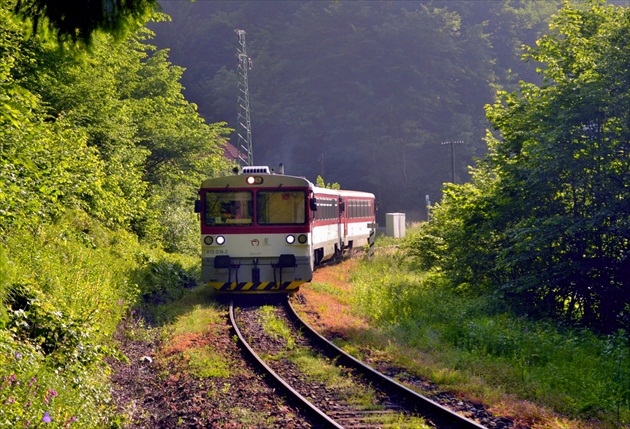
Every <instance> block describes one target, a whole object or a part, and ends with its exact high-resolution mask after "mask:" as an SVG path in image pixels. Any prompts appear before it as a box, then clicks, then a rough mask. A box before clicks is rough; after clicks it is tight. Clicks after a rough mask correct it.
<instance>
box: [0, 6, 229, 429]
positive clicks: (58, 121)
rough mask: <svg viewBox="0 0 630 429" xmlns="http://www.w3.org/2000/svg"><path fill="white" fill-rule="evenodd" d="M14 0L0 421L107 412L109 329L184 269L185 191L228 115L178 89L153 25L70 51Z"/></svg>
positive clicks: (2, 168)
mask: <svg viewBox="0 0 630 429" xmlns="http://www.w3.org/2000/svg"><path fill="white" fill-rule="evenodd" d="M13 7H14V3H13V2H12V1H5V0H0V404H2V406H1V407H0V426H1V427H26V426H37V425H39V424H41V423H42V422H43V423H50V424H51V426H52V427H67V426H70V425H72V424H74V423H76V425H77V426H79V427H103V426H109V425H113V424H116V422H117V421H118V420H119V417H118V416H117V415H116V413H115V412H114V410H113V408H112V404H111V403H110V399H109V398H110V387H109V380H108V368H107V364H106V361H105V360H104V358H105V357H107V356H113V357H117V358H121V356H118V355H117V353H116V351H115V349H114V348H113V347H112V342H111V339H112V335H113V332H114V330H115V328H116V326H117V324H118V322H119V321H120V320H121V318H122V317H124V316H125V315H126V314H128V312H129V310H130V308H132V307H136V306H138V305H139V304H140V303H141V302H143V300H144V301H146V302H148V303H155V302H161V301H164V300H168V299H169V298H172V297H174V296H179V295H181V294H182V291H184V288H185V287H189V286H191V285H194V282H195V281H194V278H195V276H194V272H195V270H196V268H197V265H198V264H197V262H198V258H197V256H196V255H197V253H198V239H197V234H196V222H197V218H196V216H195V215H194V213H193V210H192V201H193V200H194V199H195V198H196V187H197V186H198V183H199V182H200V181H201V179H202V178H205V177H207V176H208V175H216V174H220V173H221V172H222V171H223V170H224V169H226V168H227V167H228V165H227V161H225V160H224V159H223V157H222V145H223V143H224V136H225V135H227V133H228V132H229V130H227V129H226V128H224V124H222V123H216V124H207V123H205V121H204V120H203V119H202V118H201V117H200V116H199V115H198V113H197V110H196V106H195V105H194V104H191V103H189V102H188V101H186V100H185V99H184V97H183V95H182V89H183V88H182V85H181V83H180V78H181V75H182V72H183V70H182V69H181V68H179V67H175V66H173V65H172V64H171V63H170V62H169V60H168V52H167V51H163V50H162V51H161V50H157V49H156V48H155V47H153V46H151V45H149V44H148V41H147V39H148V37H150V35H151V33H150V32H149V31H147V30H140V31H138V32H136V33H128V37H127V39H126V40H123V41H120V42H116V41H115V40H114V38H113V36H111V35H106V34H103V33H94V34H92V41H91V47H90V52H89V53H88V52H82V51H79V50H76V49H73V50H72V51H68V50H66V49H61V48H60V46H59V45H58V44H57V43H56V41H55V39H53V40H50V39H48V38H32V37H28V28H29V27H28V25H27V24H24V23H23V22H21V21H19V20H17V19H16V17H15V16H14V15H13V13H12V12H11V11H12V10H13ZM156 18H158V19H159V18H160V16H156ZM165 251H170V252H179V253H180V254H179V255H177V254H173V253H170V254H169V253H166V252H165ZM186 253H187V254H189V255H195V256H183V254H186ZM191 267H194V268H191Z"/></svg>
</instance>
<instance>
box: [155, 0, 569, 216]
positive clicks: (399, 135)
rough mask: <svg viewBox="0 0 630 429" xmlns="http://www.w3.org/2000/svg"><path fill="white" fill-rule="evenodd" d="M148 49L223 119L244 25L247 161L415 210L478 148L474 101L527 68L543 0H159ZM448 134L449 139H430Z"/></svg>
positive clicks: (478, 105) (232, 95) (228, 115)
mask: <svg viewBox="0 0 630 429" xmlns="http://www.w3.org/2000/svg"><path fill="white" fill-rule="evenodd" d="M162 6H163V8H164V11H165V12H166V13H168V14H169V15H171V16H172V17H173V19H172V21H169V22H161V23H157V24H154V25H152V27H151V28H152V29H154V30H155V31H156V33H157V37H156V39H155V43H156V44H157V45H158V46H162V47H170V48H172V56H173V59H174V61H175V62H177V64H182V65H184V66H186V68H187V71H186V73H185V74H184V76H183V81H184V82H185V86H186V87H187V91H186V94H187V97H189V99H191V100H193V101H195V102H196V103H197V104H198V105H199V110H200V112H201V113H202V114H203V115H204V116H205V117H206V118H208V119H210V120H212V121H219V120H220V121H227V122H228V123H230V124H231V126H232V128H236V123H235V122H236V79H237V72H236V67H237V61H236V48H237V36H236V34H235V33H234V29H237V28H238V29H243V30H245V31H246V40H247V52H248V55H250V56H251V57H252V62H253V66H252V69H251V70H250V71H249V72H248V76H249V90H250V100H251V117H252V133H253V146H254V163H255V164H261V165H270V166H275V165H278V164H279V163H280V162H282V163H284V165H285V166H286V167H287V172H288V173H292V174H298V175H304V176H306V177H307V178H309V179H310V180H312V181H314V180H315V178H316V177H317V176H318V175H320V176H322V177H325V178H326V179H327V180H330V181H331V182H338V183H341V184H342V185H343V186H344V187H345V188H349V189H357V190H365V191H370V192H373V193H375V194H376V195H377V198H378V199H379V204H380V207H381V210H380V213H379V217H381V216H382V217H383V218H384V214H385V213H386V212H392V211H405V212H407V213H408V217H409V218H416V219H417V218H420V217H421V216H424V215H425V213H426V209H425V207H424V201H425V195H427V194H429V195H430V196H431V199H432V200H434V201H437V200H438V199H439V195H440V188H441V185H442V183H443V182H445V181H450V180H451V177H452V173H454V174H455V180H456V181H457V182H458V183H461V182H463V181H465V180H467V178H468V176H467V172H466V166H467V165H468V164H469V163H471V162H472V158H473V157H474V156H481V155H482V154H483V153H485V148H486V144H485V142H484V141H483V137H484V135H485V129H486V127H487V125H488V123H487V121H486V120H485V118H484V112H483V106H484V104H486V103H490V102H491V101H492V97H493V94H494V92H495V89H496V88H497V87H498V86H499V87H500V86H506V85H507V86H509V87H511V86H512V85H514V84H515V83H516V82H517V79H518V78H519V77H522V76H528V75H531V74H532V73H533V67H532V66H531V65H528V64H523V63H521V62H520V61H518V57H519V55H520V53H519V47H520V44H521V43H523V42H529V43H532V42H533V41H534V40H535V38H536V37H537V36H538V35H539V33H540V32H541V31H542V30H543V29H545V28H546V26H547V22H548V19H549V17H550V16H551V14H552V13H553V12H555V11H556V10H557V8H558V2H555V1H553V2H551V1H536V2H532V1H511V0H510V1H490V2H463V1H462V2H460V1H448V2H438V1H416V2H409V1H383V2H372V1H293V2H285V1H231V2H195V3H189V4H182V2H172V1H164V2H162ZM451 140H462V141H464V142H465V144H462V145H458V146H457V147H456V148H455V157H454V158H455V159H454V172H453V171H451V151H450V148H449V147H447V146H444V145H441V144H440V143H441V142H443V141H451Z"/></svg>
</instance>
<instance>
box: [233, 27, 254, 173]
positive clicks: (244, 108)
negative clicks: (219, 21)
mask: <svg viewBox="0 0 630 429" xmlns="http://www.w3.org/2000/svg"><path fill="white" fill-rule="evenodd" d="M235 31H236V34H237V36H238V48H237V54H238V75H239V79H238V88H237V89H238V99H237V103H238V125H237V128H236V134H237V135H238V145H237V149H238V159H239V162H240V163H241V165H242V166H251V165H253V164H254V152H253V147H252V123H251V119H250V115H249V83H248V81H247V72H248V70H251V69H252V59H251V58H250V57H248V56H247V47H246V45H245V30H235Z"/></svg>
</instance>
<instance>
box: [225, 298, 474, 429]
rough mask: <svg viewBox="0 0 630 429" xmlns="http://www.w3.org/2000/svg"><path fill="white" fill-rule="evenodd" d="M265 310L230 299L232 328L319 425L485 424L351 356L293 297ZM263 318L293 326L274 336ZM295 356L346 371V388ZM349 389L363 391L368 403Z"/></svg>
mask: <svg viewBox="0 0 630 429" xmlns="http://www.w3.org/2000/svg"><path fill="white" fill-rule="evenodd" d="M262 309H263V307H261V306H259V305H253V306H246V305H244V306H240V307H238V312H237V311H236V309H235V302H234V301H232V302H230V311H229V313H230V321H231V323H232V326H233V329H234V331H235V332H236V334H237V336H238V338H239V340H240V342H241V343H242V344H243V346H244V348H245V349H246V350H247V352H248V353H249V354H250V355H251V356H252V358H253V359H254V360H255V361H256V362H257V363H258V364H259V365H260V366H261V367H262V368H264V370H265V371H266V372H267V373H268V374H270V375H271V377H273V379H274V380H275V381H276V382H277V383H279V385H281V386H282V387H283V388H284V390H285V391H286V392H287V394H288V395H289V396H291V397H292V398H294V400H295V401H296V403H298V404H300V406H301V407H302V408H303V409H305V410H307V412H308V414H309V415H311V416H312V418H313V426H314V427H332V428H386V427H397V428H406V427H414V428H419V427H422V428H425V427H426V428H438V429H442V428H452V429H460V428H461V429H469V428H471V429H472V428H475V429H483V428H485V427H484V426H482V425H480V424H478V423H476V422H474V421H472V420H470V419H467V418H465V417H463V416H460V415H458V414H456V413H454V412H453V411H451V410H449V409H447V408H445V407H443V406H441V405H440V404H438V403H436V402H434V401H432V400H431V399H429V398H426V397H424V396H422V395H420V394H418V393H417V392H415V391H413V390H411V389H409V388H408V387H406V386H404V385H402V384H400V383H398V382H396V381H395V380H393V379H392V378H389V377H387V376H385V375H383V374H381V373H379V372H378V371H376V370H374V369H373V368H371V367H369V366H367V365H365V364H364V363H362V362H361V361H359V360H357V359H355V358H354V357H352V356H350V355H348V354H347V353H345V352H344V351H343V350H341V349H340V348H338V347H337V346H335V345H334V344H332V343H331V342H329V341H328V340H326V339H325V338H324V337H322V336H321V335H319V334H318V333H317V332H315V331H314V330H313V329H312V328H311V327H310V326H308V325H307V324H306V323H305V322H304V321H303V320H302V319H301V318H300V317H299V316H298V315H297V313H296V312H295V310H294V309H293V307H292V306H291V304H290V302H289V301H288V300H284V301H282V302H281V303H280V304H279V305H275V306H265V307H264V313H265V314H266V316H265V314H263V310H262ZM264 317H267V318H271V319H273V320H275V321H276V326H286V327H290V333H286V334H285V336H283V337H282V338H279V336H278V335H273V334H271V335H270V334H269V332H266V330H265V329H263V327H262V323H261V319H262V318H264ZM278 321H279V322H278ZM267 331H268V329H267ZM298 349H299V350H300V351H297V350H298ZM305 350H308V351H305ZM289 355H292V356H294V357H293V359H289V358H288V356H289ZM296 355H299V356H308V357H307V358H306V357H305V358H304V359H307V360H311V361H312V360H314V359H315V360H316V362H320V363H317V364H315V366H319V367H321V368H324V372H329V373H339V374H341V379H343V381H342V383H343V387H341V388H340V387H338V386H337V387H331V386H330V383H325V382H322V381H318V380H316V379H313V377H311V376H305V375H304V373H303V372H301V370H299V369H298V368H297V367H298V366H299V364H297V363H296V362H295V361H296V358H295V356H296ZM298 359H302V357H300V358H298ZM349 384H350V385H351V386H350V387H349ZM348 390H351V391H353V392H362V394H363V396H364V397H366V398H368V400H367V403H364V402H363V401H362V400H361V399H357V398H356V396H352V395H349V394H348V393H347V391H348ZM359 396H361V394H360V395H359Z"/></svg>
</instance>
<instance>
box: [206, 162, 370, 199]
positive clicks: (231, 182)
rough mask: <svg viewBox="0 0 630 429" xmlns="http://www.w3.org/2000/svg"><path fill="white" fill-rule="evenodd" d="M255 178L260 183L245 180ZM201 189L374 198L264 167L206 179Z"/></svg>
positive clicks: (366, 194)
mask: <svg viewBox="0 0 630 429" xmlns="http://www.w3.org/2000/svg"><path fill="white" fill-rule="evenodd" d="M249 177H255V178H258V180H260V182H258V183H255V184H249V183H248V182H247V179H248V178H249ZM201 187H202V188H204V189H207V188H251V187H254V188H270V187H271V188H273V187H278V188H281V187H307V188H311V189H312V190H313V192H315V193H316V194H319V195H330V196H335V197H342V198H352V197H354V198H372V199H373V198H374V194H372V193H369V192H363V191H348V190H338V189H329V188H320V187H318V186H315V185H314V184H313V183H312V182H310V181H309V180H308V179H306V178H305V177H299V176H289V175H285V174H275V173H272V172H271V171H270V169H269V167H264V166H260V167H258V166H253V167H250V166H247V167H243V171H242V172H241V173H239V174H234V175H232V176H224V177H215V178H211V179H206V180H204V181H203V182H202V183H201Z"/></svg>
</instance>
